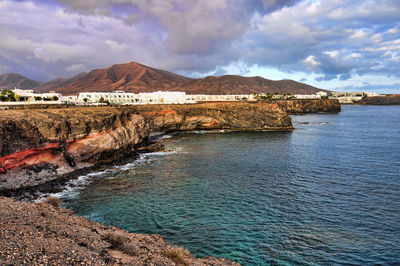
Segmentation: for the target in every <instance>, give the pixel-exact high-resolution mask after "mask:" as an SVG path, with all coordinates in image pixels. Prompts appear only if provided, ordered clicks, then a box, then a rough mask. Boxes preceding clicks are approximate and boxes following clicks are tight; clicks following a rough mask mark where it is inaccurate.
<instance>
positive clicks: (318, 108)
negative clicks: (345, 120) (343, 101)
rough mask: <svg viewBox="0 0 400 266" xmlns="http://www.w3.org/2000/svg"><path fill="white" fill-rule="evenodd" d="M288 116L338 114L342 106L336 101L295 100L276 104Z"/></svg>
mask: <svg viewBox="0 0 400 266" xmlns="http://www.w3.org/2000/svg"><path fill="white" fill-rule="evenodd" d="M276 103H277V104H278V106H279V107H280V108H282V109H283V110H285V111H286V112H287V113H288V114H305V113H337V112H340V111H341V106H340V103H339V101H338V100H336V99H315V100H314V99H295V100H282V101H277V102H276Z"/></svg>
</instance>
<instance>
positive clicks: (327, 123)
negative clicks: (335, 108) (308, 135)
mask: <svg viewBox="0 0 400 266" xmlns="http://www.w3.org/2000/svg"><path fill="white" fill-rule="evenodd" d="M293 124H295V125H332V122H293Z"/></svg>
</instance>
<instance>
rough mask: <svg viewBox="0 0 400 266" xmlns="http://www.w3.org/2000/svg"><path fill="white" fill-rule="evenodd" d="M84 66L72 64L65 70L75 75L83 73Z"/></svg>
mask: <svg viewBox="0 0 400 266" xmlns="http://www.w3.org/2000/svg"><path fill="white" fill-rule="evenodd" d="M85 69H86V66H85V65H83V64H73V65H70V66H68V67H66V68H65V70H66V71H68V72H72V73H77V72H81V71H85Z"/></svg>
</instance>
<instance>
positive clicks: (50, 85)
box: [35, 73, 87, 92]
mask: <svg viewBox="0 0 400 266" xmlns="http://www.w3.org/2000/svg"><path fill="white" fill-rule="evenodd" d="M86 74H87V73H79V74H77V75H75V76H73V77H72V78H70V79H63V78H55V79H53V80H50V81H48V82H44V83H42V84H40V85H39V86H37V87H36V88H35V90H36V91H39V92H47V91H51V90H54V89H55V88H64V87H67V86H69V85H70V84H71V83H72V82H74V81H76V80H78V79H80V78H81V77H84V76H85V75H86Z"/></svg>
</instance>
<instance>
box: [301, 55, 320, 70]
mask: <svg viewBox="0 0 400 266" xmlns="http://www.w3.org/2000/svg"><path fill="white" fill-rule="evenodd" d="M303 64H304V65H305V66H306V68H307V69H308V70H314V69H316V68H317V67H318V66H319V65H320V64H321V63H320V62H318V61H317V59H316V58H315V56H313V55H309V56H307V58H306V59H304V60H303Z"/></svg>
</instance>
